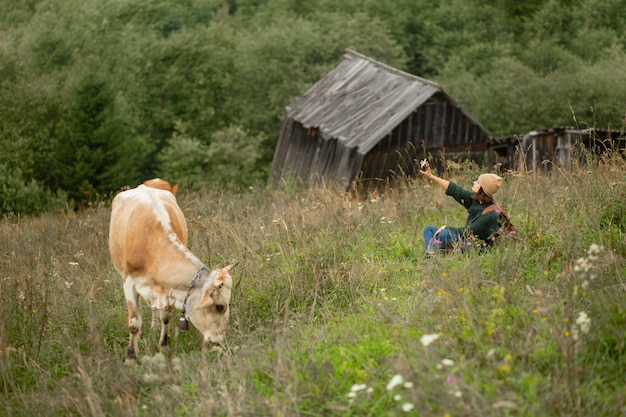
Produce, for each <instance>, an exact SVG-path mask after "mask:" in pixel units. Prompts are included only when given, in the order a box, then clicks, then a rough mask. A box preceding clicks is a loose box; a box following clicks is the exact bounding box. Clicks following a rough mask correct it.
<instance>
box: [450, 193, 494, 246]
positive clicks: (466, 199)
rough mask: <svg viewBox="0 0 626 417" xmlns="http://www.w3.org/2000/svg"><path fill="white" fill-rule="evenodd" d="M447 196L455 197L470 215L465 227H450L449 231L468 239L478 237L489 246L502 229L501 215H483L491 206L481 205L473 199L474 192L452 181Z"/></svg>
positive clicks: (492, 213)
mask: <svg viewBox="0 0 626 417" xmlns="http://www.w3.org/2000/svg"><path fill="white" fill-rule="evenodd" d="M446 194H447V195H449V196H452V197H454V199H455V200H456V201H458V202H459V203H460V204H462V205H463V207H465V208H466V209H467V212H468V213H469V215H468V217H467V222H465V226H463V227H448V229H450V230H453V231H455V232H456V233H458V234H460V235H462V236H464V237H465V238H466V239H467V238H471V237H472V236H477V237H478V238H479V239H480V240H483V241H485V242H486V243H487V244H488V245H489V244H490V243H491V238H492V236H493V235H494V234H495V233H496V232H497V231H498V229H500V214H499V213H498V212H497V211H490V212H489V213H486V214H482V212H483V210H484V209H485V208H487V207H488V206H490V205H491V204H481V203H479V202H478V201H477V200H474V199H473V198H472V196H473V195H474V192H473V191H468V190H465V189H463V188H461V187H460V186H458V185H457V184H455V183H453V182H452V181H450V185H448V189H447V190H446Z"/></svg>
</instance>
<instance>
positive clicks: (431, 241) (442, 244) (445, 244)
mask: <svg viewBox="0 0 626 417" xmlns="http://www.w3.org/2000/svg"><path fill="white" fill-rule="evenodd" d="M438 229H439V228H438V227H435V226H426V228H424V245H425V246H426V252H436V251H439V250H445V249H452V248H453V247H454V246H458V244H459V243H461V242H463V239H462V238H461V236H459V234H458V233H456V232H455V231H453V230H450V229H448V228H445V229H443V230H442V231H441V232H439V234H438V235H437V238H435V232H436V231H437V230H438Z"/></svg>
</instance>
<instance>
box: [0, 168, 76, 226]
mask: <svg viewBox="0 0 626 417" xmlns="http://www.w3.org/2000/svg"><path fill="white" fill-rule="evenodd" d="M0 184H1V187H0V216H5V215H7V214H12V215H15V214H22V215H32V214H39V213H41V212H43V211H47V210H53V211H54V210H58V209H60V208H62V207H64V206H65V198H66V197H65V195H63V194H62V193H59V194H53V193H52V192H51V191H50V190H49V189H47V188H45V187H44V186H43V185H42V184H40V183H38V182H37V181H35V180H33V179H31V180H30V181H28V180H26V179H25V178H24V175H23V174H22V172H21V171H20V170H19V169H18V168H16V169H9V168H7V166H6V165H4V164H0Z"/></svg>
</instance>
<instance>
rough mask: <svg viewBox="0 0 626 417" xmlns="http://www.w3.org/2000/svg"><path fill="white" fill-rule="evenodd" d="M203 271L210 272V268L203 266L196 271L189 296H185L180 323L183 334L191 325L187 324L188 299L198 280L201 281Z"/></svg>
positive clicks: (188, 289)
mask: <svg viewBox="0 0 626 417" xmlns="http://www.w3.org/2000/svg"><path fill="white" fill-rule="evenodd" d="M203 269H206V270H207V271H208V270H209V268H207V267H206V266H204V265H202V266H201V267H200V268H199V269H198V270H197V271H196V275H194V277H193V279H192V280H191V284H189V288H187V295H185V300H184V301H183V309H182V317H181V318H180V321H179V324H180V330H181V331H183V332H184V331H187V330H188V329H189V324H188V323H187V317H186V315H185V313H186V312H187V299H188V298H189V295H190V294H191V290H192V289H193V287H194V286H195V285H196V281H198V279H200V276H201V275H202V270H203Z"/></svg>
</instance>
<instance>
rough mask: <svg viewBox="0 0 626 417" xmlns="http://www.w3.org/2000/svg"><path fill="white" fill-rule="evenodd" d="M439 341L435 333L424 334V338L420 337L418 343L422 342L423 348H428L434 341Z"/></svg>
mask: <svg viewBox="0 0 626 417" xmlns="http://www.w3.org/2000/svg"><path fill="white" fill-rule="evenodd" d="M437 339H439V335H438V334H437V333H434V334H425V335H424V336H422V338H421V339H420V342H422V345H424V346H428V345H430V344H431V343H432V342H434V341H435V340H437Z"/></svg>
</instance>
